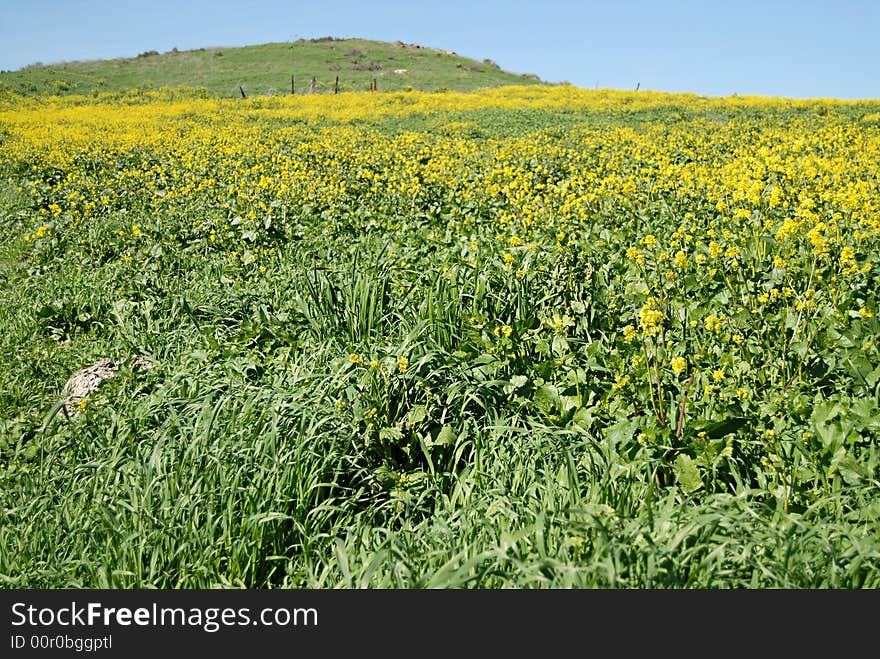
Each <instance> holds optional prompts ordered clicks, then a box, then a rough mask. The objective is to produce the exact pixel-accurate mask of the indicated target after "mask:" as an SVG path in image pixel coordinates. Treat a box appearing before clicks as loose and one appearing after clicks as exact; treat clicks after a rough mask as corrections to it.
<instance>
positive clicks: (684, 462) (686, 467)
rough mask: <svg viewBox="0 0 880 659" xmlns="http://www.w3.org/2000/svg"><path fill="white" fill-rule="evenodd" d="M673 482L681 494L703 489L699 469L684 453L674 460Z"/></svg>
mask: <svg viewBox="0 0 880 659" xmlns="http://www.w3.org/2000/svg"><path fill="white" fill-rule="evenodd" d="M673 470H674V471H675V480H676V482H677V483H678V486H679V487H680V488H681V489H682V491H683V492H685V493H687V494H690V493H691V492H696V491H697V490H699V489H700V488H701V487H703V479H702V477H701V476H700V468H699V467H698V466H697V463H696V462H694V460H693V459H691V457H690V456H688V455H685V454H684V453H681V454H679V456H678V457H677V458H675V465H674V466H673Z"/></svg>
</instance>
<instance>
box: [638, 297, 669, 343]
mask: <svg viewBox="0 0 880 659" xmlns="http://www.w3.org/2000/svg"><path fill="white" fill-rule="evenodd" d="M657 304H658V302H657V298H655V297H649V298H648V299H647V300H646V301H645V306H643V307H642V308H641V309H640V310H639V325H640V326H641V328H642V331H643V332H644V333H645V336H655V335H656V334H658V333H659V332H660V330H661V329H663V312H662V311H660V310H659V309H658V308H657Z"/></svg>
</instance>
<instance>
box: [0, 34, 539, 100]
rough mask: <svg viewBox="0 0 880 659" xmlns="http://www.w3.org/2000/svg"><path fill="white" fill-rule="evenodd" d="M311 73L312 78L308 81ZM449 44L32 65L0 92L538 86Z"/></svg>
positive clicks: (289, 46) (172, 54)
mask: <svg viewBox="0 0 880 659" xmlns="http://www.w3.org/2000/svg"><path fill="white" fill-rule="evenodd" d="M312 79H314V82H312ZM540 83H542V81H541V80H540V79H539V78H538V76H536V75H533V74H528V73H523V74H521V73H513V72H510V71H505V70H503V69H501V68H500V67H499V66H498V65H497V64H496V63H495V62H493V61H492V60H489V59H485V60H483V61H478V60H475V59H472V58H468V57H464V56H462V55H459V54H458V53H456V52H454V51H450V50H443V49H440V48H431V47H426V46H422V45H418V44H409V43H404V42H403V41H395V42H385V41H372V40H367V39H337V38H334V37H321V38H317V39H298V40H297V41H293V42H278V43H266V44H261V45H253V46H241V47H234V48H226V47H219V46H218V47H206V48H197V49H192V50H177V49H176V48H173V49H172V50H170V51H167V52H164V53H159V52H158V51H155V50H150V51H145V52H142V53H140V54H139V55H137V56H135V57H128V58H115V59H104V60H93V61H73V62H61V63H57V64H41V63H37V64H33V65H30V66H27V67H24V68H23V69H19V70H17V71H4V72H0V90H2V89H7V90H10V91H13V92H16V93H19V94H25V95H42V94H59V95H68V94H94V93H100V92H115V91H123V90H126V89H132V88H138V87H169V86H170V87H178V86H186V87H201V88H204V89H206V90H207V91H208V93H209V94H211V95H216V96H221V97H231V96H238V95H240V94H241V93H245V94H247V95H277V94H290V93H296V94H306V93H334V92H335V91H339V92H346V91H367V90H370V89H373V88H374V87H375V88H376V89H377V90H378V91H400V90H409V89H414V90H422V91H440V90H453V91H470V90H473V89H478V88H481V87H498V86H503V85H512V84H518V85H521V84H540Z"/></svg>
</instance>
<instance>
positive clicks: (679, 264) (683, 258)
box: [673, 250, 688, 270]
mask: <svg viewBox="0 0 880 659" xmlns="http://www.w3.org/2000/svg"><path fill="white" fill-rule="evenodd" d="M673 262H674V263H675V267H676V268H678V269H679V270H683V269H684V268H686V267H687V264H688V257H687V254H685V253H684V251H683V250H678V251H677V252H676V253H675V257H674V258H673Z"/></svg>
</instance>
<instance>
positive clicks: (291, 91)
mask: <svg viewBox="0 0 880 659" xmlns="http://www.w3.org/2000/svg"><path fill="white" fill-rule="evenodd" d="M290 93H291V94H296V85H295V84H294V82H293V76H290Z"/></svg>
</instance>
